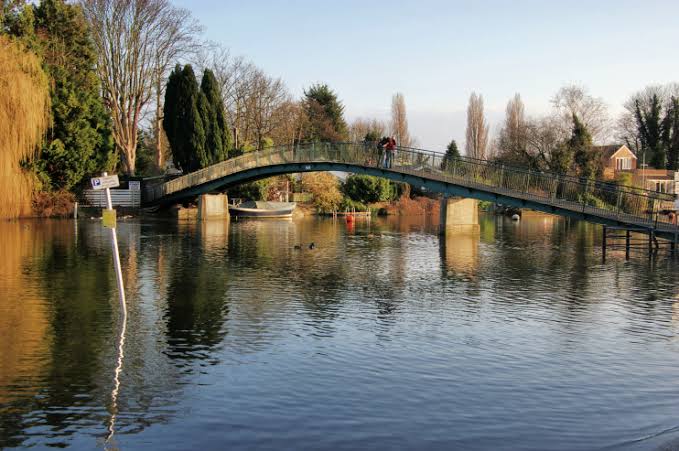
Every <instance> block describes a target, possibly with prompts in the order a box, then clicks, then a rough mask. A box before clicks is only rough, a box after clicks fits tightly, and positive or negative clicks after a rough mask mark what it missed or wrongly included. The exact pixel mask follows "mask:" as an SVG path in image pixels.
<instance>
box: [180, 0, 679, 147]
mask: <svg viewBox="0 0 679 451" xmlns="http://www.w3.org/2000/svg"><path fill="white" fill-rule="evenodd" d="M176 4H178V5H179V6H182V7H185V8H187V9H190V10H191V11H192V12H193V14H194V16H195V17H196V18H197V19H198V20H199V21H200V22H201V23H202V24H203V25H204V27H205V37H206V38H207V39H210V40H213V41H217V42H220V43H223V44H224V45H226V46H228V47H229V48H230V49H231V51H232V53H234V54H237V55H244V56H246V57H248V58H249V59H250V60H252V61H253V62H254V63H255V64H257V65H258V66H260V67H262V68H263V69H264V70H265V71H266V72H267V73H269V74H271V75H274V76H280V77H282V78H283V79H284V80H285V82H286V83H287V85H288V87H289V89H290V90H291V92H292V93H293V94H295V95H301V93H302V90H303V89H304V88H305V87H307V86H309V85H310V84H311V83H314V82H324V83H328V84H329V85H330V86H331V87H332V88H333V89H334V90H335V91H336V92H337V93H338V95H339V97H340V99H341V100H342V101H343V103H344V105H345V112H346V115H347V118H348V119H352V118H355V117H378V118H381V119H387V118H388V117H389V109H390V102H391V96H392V94H393V93H395V92H399V91H400V92H402V93H403V94H404V96H405V99H406V106H407V109H408V119H409V122H410V131H411V134H412V135H414V136H416V137H417V139H418V141H419V143H420V145H421V146H422V147H426V148H432V149H441V148H443V147H444V146H445V144H446V143H447V142H448V141H449V140H450V139H451V138H455V139H457V140H458V142H459V143H462V141H463V140H464V127H465V108H466V104H467V100H468V98H469V94H470V93H471V92H472V91H477V92H479V93H481V94H483V96H484V100H485V102H486V114H487V116H488V119H489V121H490V123H491V129H492V130H495V129H496V128H497V127H498V126H499V122H500V121H501V120H502V117H503V114H504V107H505V105H506V103H507V100H508V99H509V98H510V97H511V96H513V95H514V93H515V92H519V93H521V96H522V97H523V99H524V102H525V104H526V109H527V111H528V113H529V114H533V115H537V114H541V113H544V112H546V111H548V109H549V107H550V105H549V99H550V98H551V97H552V96H553V95H554V93H555V92H556V91H557V90H558V89H559V88H560V87H561V86H563V85H565V84H570V83H576V84H580V85H584V86H586V87H587V88H588V89H589V91H590V92H591V93H592V94H593V95H595V96H598V97H602V98H603V99H604V100H605V101H606V103H607V104H608V105H609V109H610V111H611V113H612V114H614V115H615V114H616V113H618V112H619V111H620V110H621V108H622V106H621V105H622V103H623V102H624V101H625V99H627V97H629V95H631V94H632V93H634V92H635V91H637V90H639V89H642V88H643V87H644V86H646V85H648V84H655V83H667V82H672V81H679V54H678V52H677V50H679V26H677V19H678V18H679V1H676V0H675V1H643V2H642V1H624V0H623V1H621V0H616V1H609V0H605V1H604V0H601V1H589V2H587V1H568V2H566V1H561V2H553V1H500V0H496V1H476V2H472V1H433V0H432V1H428V0H420V1H357V0H347V1H342V0H336V1H320V0H317V1H310V0H300V1H294V0H293V1H257V0H249V1H216V0H214V1H213V0H203V1H201V0H194V1H188V0H181V1H176Z"/></svg>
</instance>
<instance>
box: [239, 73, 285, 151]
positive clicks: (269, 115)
mask: <svg viewBox="0 0 679 451" xmlns="http://www.w3.org/2000/svg"><path fill="white" fill-rule="evenodd" d="M250 88H251V90H250V96H249V97H248V98H247V100H246V105H247V108H246V111H247V113H246V115H247V116H246V117H247V121H248V124H249V128H250V129H251V131H252V141H253V143H252V144H253V145H254V147H255V148H257V149H261V148H262V147H264V146H263V143H264V142H265V138H271V135H273V134H274V133H275V130H276V128H277V127H278V126H279V124H280V123H282V122H283V117H282V114H279V113H280V110H279V109H280V108H281V107H283V105H284V104H285V103H286V102H287V101H288V100H289V97H290V96H289V94H288V91H287V89H286V87H285V84H284V83H283V80H281V79H280V78H273V77H269V76H267V75H265V74H264V72H262V71H261V70H256V71H254V73H253V76H252V79H251V85H250Z"/></svg>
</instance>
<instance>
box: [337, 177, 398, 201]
mask: <svg viewBox="0 0 679 451" xmlns="http://www.w3.org/2000/svg"><path fill="white" fill-rule="evenodd" d="M342 190H343V191H344V194H345V196H346V197H348V198H350V199H351V200H354V201H357V202H360V203H363V204H370V203H373V202H384V201H387V200H390V198H391V196H392V191H393V190H392V188H391V184H390V183H389V180H387V179H383V178H380V177H374V176H371V175H358V174H354V175H350V176H349V177H347V179H346V181H345V182H344V185H343V186H342Z"/></svg>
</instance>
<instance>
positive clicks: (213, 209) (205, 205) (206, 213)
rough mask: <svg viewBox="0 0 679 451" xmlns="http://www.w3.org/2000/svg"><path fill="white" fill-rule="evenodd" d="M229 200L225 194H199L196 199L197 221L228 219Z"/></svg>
mask: <svg viewBox="0 0 679 451" xmlns="http://www.w3.org/2000/svg"><path fill="white" fill-rule="evenodd" d="M228 218H229V198H228V197H227V196H226V194H201V195H200V196H199V197H198V220H199V221H207V220H208V219H228Z"/></svg>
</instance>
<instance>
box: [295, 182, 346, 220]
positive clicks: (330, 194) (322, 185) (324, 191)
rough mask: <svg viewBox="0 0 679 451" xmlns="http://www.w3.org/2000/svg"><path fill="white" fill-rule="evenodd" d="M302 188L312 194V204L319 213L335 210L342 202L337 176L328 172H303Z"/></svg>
mask: <svg viewBox="0 0 679 451" xmlns="http://www.w3.org/2000/svg"><path fill="white" fill-rule="evenodd" d="M302 188H303V189H304V191H307V192H309V193H311V194H312V195H313V196H314V206H315V207H316V209H318V211H320V212H321V213H328V212H331V211H334V210H337V208H338V207H339V206H340V204H341V203H342V193H341V192H340V190H339V183H338V180H337V177H335V176H334V175H332V174H331V173H329V172H306V173H304V174H303V175H302Z"/></svg>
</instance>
